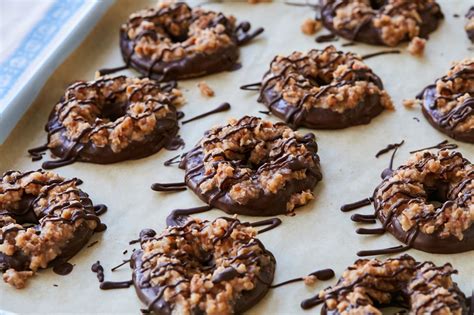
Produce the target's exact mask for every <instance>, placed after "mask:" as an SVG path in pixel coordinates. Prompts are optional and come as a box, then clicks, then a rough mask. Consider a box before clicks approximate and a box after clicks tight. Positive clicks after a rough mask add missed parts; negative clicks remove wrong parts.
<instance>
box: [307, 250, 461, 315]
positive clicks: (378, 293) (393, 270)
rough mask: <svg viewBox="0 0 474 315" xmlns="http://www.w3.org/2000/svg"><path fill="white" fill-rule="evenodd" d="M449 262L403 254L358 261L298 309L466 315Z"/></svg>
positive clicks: (331, 312) (333, 313)
mask: <svg viewBox="0 0 474 315" xmlns="http://www.w3.org/2000/svg"><path fill="white" fill-rule="evenodd" d="M456 273H457V271H456V270H455V269H454V268H453V266H452V265H451V264H449V263H447V264H445V265H442V266H437V265H435V264H434V263H432V262H430V261H424V262H419V261H416V260H415V259H414V258H413V257H411V256H408V255H403V256H401V257H399V258H390V259H385V260H378V259H371V260H368V259H359V260H357V261H356V262H355V263H354V264H353V265H351V266H349V267H348V268H347V269H346V270H345V271H344V273H343V274H342V276H341V278H340V279H339V281H338V282H337V284H335V285H334V286H332V287H328V288H326V289H325V290H322V291H321V292H320V293H319V294H318V295H317V296H316V297H314V298H311V299H308V300H305V301H303V302H302V304H301V306H302V307H303V308H310V307H312V306H315V305H317V304H322V303H324V304H323V308H322V310H321V314H332V315H337V314H382V310H381V309H382V308H384V307H401V308H403V309H407V310H408V311H409V314H467V313H468V306H467V303H466V302H467V300H466V296H465V295H464V293H462V291H461V290H460V289H459V287H458V285H457V283H456V282H454V281H453V278H452V275H453V274H456Z"/></svg>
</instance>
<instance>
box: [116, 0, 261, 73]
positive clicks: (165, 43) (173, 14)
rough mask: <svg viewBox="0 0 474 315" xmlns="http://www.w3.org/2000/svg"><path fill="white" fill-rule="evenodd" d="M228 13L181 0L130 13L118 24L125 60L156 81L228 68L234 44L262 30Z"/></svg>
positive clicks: (234, 58) (235, 48) (233, 59)
mask: <svg viewBox="0 0 474 315" xmlns="http://www.w3.org/2000/svg"><path fill="white" fill-rule="evenodd" d="M250 28H251V26H250V23H248V22H242V23H240V24H238V25H236V20H235V18H234V17H233V16H226V15H224V14H222V13H220V12H213V11H209V10H206V9H204V8H201V7H195V8H191V7H189V6H188V5H187V4H186V3H183V2H162V3H160V4H158V5H157V6H156V7H152V8H149V9H145V10H141V11H138V12H136V13H133V14H132V15H131V16H130V18H129V20H128V21H127V23H125V24H123V25H122V27H121V29H120V49H121V51H122V56H123V59H124V61H125V63H126V65H127V66H131V67H133V68H134V69H136V70H138V71H139V72H141V73H142V74H144V75H146V76H148V77H151V78H153V79H156V80H158V81H169V80H177V79H185V78H192V77H199V76H203V75H207V74H211V73H215V72H220V71H225V70H231V69H232V68H234V67H235V66H236V63H237V61H238V59H239V46H241V45H243V44H245V43H247V42H248V41H250V40H251V39H252V38H254V37H256V36H257V35H258V34H260V33H261V32H263V29H262V28H259V29H257V30H256V31H255V32H253V33H249V31H250Z"/></svg>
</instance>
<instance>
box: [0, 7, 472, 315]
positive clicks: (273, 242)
mask: <svg viewBox="0 0 474 315" xmlns="http://www.w3.org/2000/svg"><path fill="white" fill-rule="evenodd" d="M439 2H440V3H441V5H442V8H443V11H444V13H445V15H446V19H445V21H444V22H443V23H442V25H441V27H440V29H439V30H438V31H437V32H435V33H434V34H432V35H431V38H430V40H429V41H428V44H427V50H426V53H425V57H424V58H415V57H412V56H410V55H409V54H408V53H406V52H405V51H403V54H402V55H387V56H381V57H377V58H373V59H370V60H368V61H367V63H368V64H369V65H370V66H371V67H372V68H373V69H374V71H375V72H376V73H377V74H378V75H379V76H380V77H381V78H382V79H383V81H384V83H385V85H386V89H387V90H388V92H389V93H390V95H391V96H392V97H393V100H394V102H395V104H396V107H397V110H396V111H395V112H385V113H383V114H382V115H380V116H379V117H377V118H375V119H374V120H373V121H372V123H371V124H369V125H366V126H358V127H352V128H348V129H344V130H338V131H314V133H315V135H316V137H317V139H318V144H319V148H320V157H321V164H322V169H323V173H324V179H323V181H322V182H321V183H319V184H318V186H317V188H316V190H315V194H316V200H315V201H314V202H311V203H310V204H309V205H307V206H305V207H303V208H299V209H298V210H297V211H296V216H294V217H287V216H281V219H282V220H283V224H282V225H281V226H280V227H278V228H277V229H275V230H273V231H271V232H268V233H265V234H263V235H261V236H260V238H261V240H262V241H263V242H264V244H265V245H266V246H267V248H268V249H270V250H271V251H272V252H273V253H274V254H275V257H276V258H277V270H276V274H275V283H276V282H280V281H283V280H285V279H289V278H292V277H296V276H301V275H305V274H307V273H310V272H312V271H314V270H317V269H321V268H328V267H331V268H333V269H334V270H335V271H336V275H337V277H339V276H340V275H341V272H342V271H343V270H344V269H345V268H346V267H347V266H348V265H349V264H351V263H352V262H353V261H354V260H355V259H357V256H356V254H355V253H356V252H357V251H358V250H360V249H376V248H384V247H389V246H394V245H398V244H400V243H399V242H398V241H397V240H395V239H394V238H393V237H392V236H391V235H390V234H388V233H387V234H386V235H383V236H360V235H357V234H355V228H356V226H357V225H356V224H355V223H353V222H351V221H350V215H351V214H347V213H346V214H344V213H342V212H340V211H339V208H340V206H341V205H342V204H344V203H347V202H352V201H356V200H359V199H362V198H364V197H367V196H369V195H370V194H371V193H372V191H373V189H374V187H375V186H376V185H377V184H378V183H379V182H380V173H381V171H382V170H383V169H384V168H385V167H386V166H387V164H388V160H389V155H385V156H382V157H381V158H379V159H376V158H375V157H374V155H375V153H376V152H377V151H378V150H379V149H382V148H384V147H385V146H386V145H387V144H388V143H394V142H400V141H401V140H405V141H406V144H405V145H404V146H403V147H402V148H401V149H400V150H399V154H398V155H397V158H396V165H398V164H399V163H401V162H403V161H404V160H406V159H407V158H408V152H409V151H411V150H413V149H416V148H421V147H426V146H429V145H433V144H436V143H438V142H440V141H442V140H444V139H446V138H447V137H446V136H445V135H443V134H441V133H439V132H437V131H436V130H434V129H433V128H432V127H431V126H430V125H429V124H428V122H427V121H426V120H425V119H424V118H423V117H422V115H421V113H420V111H419V109H414V110H407V109H405V108H404V107H403V106H402V105H401V104H402V100H403V99H404V98H412V97H414V96H415V95H416V94H417V93H418V92H419V91H420V90H421V89H422V88H423V87H424V86H425V85H427V84H430V83H432V82H433V81H434V80H435V78H437V77H439V76H441V75H443V74H444V73H445V72H446V70H447V69H448V67H449V66H450V63H451V61H453V60H459V59H462V58H465V57H468V56H472V55H473V54H474V53H473V52H472V50H471V51H469V50H468V48H469V47H470V43H469V42H468V40H467V37H466V35H465V33H464V30H463V26H464V23H465V20H464V19H463V18H454V17H453V14H455V13H457V14H459V15H461V16H463V15H464V13H465V12H466V11H467V9H468V7H469V6H470V5H471V4H472V1H470V0H444V1H439ZM151 3H152V2H150V1H148V2H147V1H128V0H127V1H124V0H121V1H118V2H117V3H116V4H115V5H114V6H113V7H111V9H110V10H109V11H108V13H106V15H105V16H104V17H103V19H102V21H101V22H99V24H98V25H97V26H96V27H95V29H94V30H93V32H92V33H91V34H90V35H89V37H88V38H87V39H86V40H85V42H84V43H82V45H81V46H80V47H79V48H78V49H77V50H76V51H75V52H74V53H73V54H72V55H71V56H70V57H69V58H68V59H67V60H66V61H65V62H64V64H63V65H62V66H61V67H59V68H58V69H57V70H56V71H55V73H54V74H53V75H52V77H51V78H50V79H49V80H48V82H47V84H46V85H45V87H44V88H43V90H42V92H41V93H40V95H39V96H38V98H37V99H36V101H35V104H34V105H33V106H32V108H31V109H30V110H29V111H28V112H27V114H26V115H25V116H24V117H23V119H22V120H21V122H20V123H19V124H18V126H17V127H16V129H15V130H14V131H13V133H12V134H11V135H10V137H9V138H8V139H7V141H6V142H5V144H3V145H2V146H1V147H0V172H3V171H5V170H8V169H12V168H13V169H20V170H30V169H37V168H39V167H40V165H41V161H39V162H31V159H30V158H29V157H28V155H27V153H26V151H27V149H29V148H32V147H35V146H38V145H41V144H43V143H44V142H45V139H46V134H45V133H44V132H43V126H44V124H45V123H46V120H47V117H48V114H49V112H50V110H51V108H52V106H53V105H54V104H55V102H56V101H57V100H58V99H59V98H60V97H61V95H62V94H63V91H64V89H65V87H66V86H67V85H68V84H69V83H71V82H73V81H74V80H77V79H87V80H90V79H93V78H94V73H95V71H96V69H99V68H106V67H112V66H118V65H121V64H122V61H121V57H120V52H119V49H118V29H119V27H120V25H121V23H122V22H123V21H125V20H126V18H127V16H128V15H129V14H130V13H131V12H133V11H135V10H137V9H139V8H142V7H145V6H147V5H148V4H151ZM196 3H197V2H194V4H196ZM191 4H193V2H191ZM208 7H210V8H214V9H218V10H222V11H224V12H225V13H232V14H234V15H236V16H237V17H238V18H239V19H248V20H250V21H251V22H252V24H253V25H254V26H263V27H265V29H266V31H265V33H264V34H263V36H261V37H259V38H258V39H257V40H255V41H254V42H253V43H252V44H251V45H248V46H246V47H244V48H243V49H241V62H242V64H243V68H242V69H240V70H239V71H235V72H225V73H220V74H216V75H212V76H208V77H206V78H204V79H195V80H188V81H184V82H181V83H180V86H181V88H182V89H183V91H184V94H185V96H186V98H187V100H188V102H187V104H186V105H184V106H183V107H182V110H183V111H184V112H185V113H186V116H187V117H192V116H194V115H195V114H198V113H201V112H203V111H205V110H206V109H211V108H213V107H215V106H216V105H218V104H220V103H222V102H224V101H228V102H230V103H231V104H232V106H233V107H232V109H231V111H229V112H226V113H221V114H218V115H214V116H210V117H207V118H205V119H202V120H199V121H196V122H193V123H190V124H187V125H185V126H183V127H182V129H181V132H180V133H181V135H182V137H183V138H184V140H185V142H186V148H185V149H184V150H183V151H185V150H189V149H190V148H192V146H193V145H194V144H195V143H196V142H197V141H198V140H199V138H200V137H201V136H202V133H203V132H204V131H205V130H206V129H208V128H209V127H210V126H213V125H216V124H219V123H222V122H224V121H225V120H226V119H227V118H230V117H241V116H242V115H245V114H248V115H257V116H262V114H259V113H258V111H259V110H265V107H264V106H263V105H261V104H258V103H257V102H256V98H257V94H256V93H254V92H245V91H241V90H239V89H238V87H239V86H240V85H242V84H246V83H252V82H256V81H259V80H260V78H261V76H262V74H263V73H264V71H266V69H267V67H268V64H269V62H270V61H271V59H272V58H273V57H274V55H275V54H288V53H290V52H292V51H293V50H307V49H311V48H323V47H324V46H325V44H316V43H315V42H314V36H305V35H303V34H302V33H301V31H300V24H301V22H302V21H303V20H304V19H305V18H307V17H311V16H313V14H314V13H313V11H311V10H310V9H309V8H305V7H292V6H287V5H284V4H282V3H281V2H274V3H272V4H259V5H248V4H246V3H237V2H225V3H222V4H210V5H208ZM321 32H322V33H324V32H325V31H324V30H322V31H321ZM322 33H321V34H322ZM344 42H346V41H345V40H339V41H338V42H336V43H335V45H336V46H337V47H340V45H341V44H342V43H344ZM348 49H351V50H352V51H355V52H358V53H361V54H364V53H371V52H377V51H380V50H381V48H379V47H371V46H366V45H362V44H358V45H357V46H353V47H347V48H343V50H348ZM129 74H134V72H132V71H130V72H129ZM200 80H205V81H206V82H207V83H208V84H209V85H210V86H211V87H212V88H213V89H214V90H215V92H216V96H215V97H214V98H209V99H206V98H204V97H202V96H201V95H200V94H199V90H198V89H197V87H196V84H197V82H199V81H200ZM414 117H418V118H419V119H420V122H417V121H416V120H415V119H414ZM270 119H272V120H275V121H276V120H277V119H276V118H274V117H270ZM301 131H302V132H307V131H309V130H305V129H302V130H301ZM453 142H454V141H453ZM458 144H459V146H460V151H462V153H463V154H464V155H465V156H466V157H467V158H468V159H471V160H474V147H473V145H472V144H466V143H458ZM180 152H181V151H179V152H176V151H174V152H173V151H171V152H170V151H161V152H159V153H157V154H155V155H153V156H150V157H148V158H145V159H141V160H137V161H126V162H122V163H117V164H112V165H94V164H86V163H75V164H72V165H69V166H66V167H62V168H59V169H56V170H55V171H56V172H58V173H60V174H61V175H63V176H65V177H74V176H76V177H79V178H81V179H83V180H84V184H83V186H82V188H83V189H84V190H85V191H86V192H88V193H89V194H90V196H91V198H92V200H93V201H94V202H95V203H105V204H107V205H108V207H109V211H108V212H107V213H106V214H105V215H104V216H103V217H102V220H103V221H104V223H106V224H107V225H108V229H107V231H106V232H105V233H102V234H97V235H95V236H94V237H93V239H92V240H91V242H92V241H95V240H98V241H99V242H98V244H96V245H95V246H93V247H90V248H84V249H83V250H82V251H81V252H80V253H79V254H78V255H76V256H75V257H74V258H73V259H72V260H71V263H73V264H74V265H75V267H74V270H73V272H72V273H71V274H70V275H68V276H64V277H62V276H59V275H56V274H54V273H53V272H52V271H51V270H44V271H41V272H39V273H38V275H37V276H35V277H34V278H32V279H31V281H30V283H29V285H28V287H27V288H25V289H23V290H16V289H13V288H11V287H9V286H7V285H5V284H0V309H4V310H6V311H12V312H19V313H134V314H137V313H138V312H139V308H140V307H143V305H142V304H141V303H140V301H139V300H138V298H137V297H136V295H135V292H134V290H133V289H132V288H130V289H125V290H112V291H101V290H99V288H98V282H97V279H96V276H95V274H93V273H92V272H91V271H90V267H91V265H92V263H94V262H95V261H96V260H100V261H101V262H102V264H103V265H104V267H105V268H106V280H111V281H114V280H116V281H118V280H128V279H130V277H131V273H130V269H128V268H127V267H124V268H121V269H120V270H118V271H116V272H114V273H111V272H110V271H109V270H110V268H111V267H113V266H114V265H116V264H118V263H120V262H121V260H122V259H127V258H128V256H127V255H123V254H122V252H123V251H124V250H125V249H128V250H129V253H130V252H131V250H130V249H131V247H130V246H128V245H127V244H128V242H129V241H130V240H131V239H134V238H136V237H137V235H138V233H139V231H140V230H141V229H143V228H154V229H157V230H161V229H162V228H164V227H165V218H166V216H167V215H168V213H169V212H170V211H171V210H172V209H174V208H186V207H192V206H198V205H202V202H200V201H199V200H198V198H197V197H195V196H194V195H193V193H192V192H191V191H185V192H180V193H175V194H164V193H157V192H153V191H152V190H151V189H150V188H149V187H150V184H152V183H153V182H157V181H160V182H174V181H180V180H182V178H183V171H182V170H180V169H178V168H177V167H164V166H163V162H164V161H165V160H167V159H169V158H171V157H173V156H175V155H176V154H178V153H180ZM363 211H364V212H366V213H369V212H371V211H372V209H371V208H370V207H367V208H366V209H363ZM222 215H223V212H221V211H219V210H213V211H211V212H209V213H207V214H202V215H200V217H203V218H214V217H217V216H222ZM241 219H242V220H258V218H249V217H241ZM409 254H411V255H413V256H414V257H415V258H417V259H419V260H433V261H434V262H436V263H438V264H443V263H445V262H451V263H452V264H453V265H454V266H455V267H456V268H457V269H458V270H459V275H457V276H455V280H456V281H457V282H458V283H459V284H460V287H461V288H462V289H463V290H464V291H465V292H466V293H467V295H470V292H471V291H472V289H473V288H474V264H473V259H474V252H472V251H471V252H468V253H463V254H457V255H433V254H428V253H423V252H420V251H417V250H410V251H409ZM335 281H336V279H333V280H332V281H327V282H318V283H317V284H316V286H314V287H305V286H304V285H303V284H302V283H299V284H292V285H288V286H284V287H281V288H278V289H275V290H271V291H270V292H269V293H268V295H267V296H266V297H265V298H264V299H263V300H262V301H261V302H260V303H259V304H258V305H256V306H255V307H254V308H253V309H252V310H251V311H249V312H248V313H249V314H296V313H304V311H303V310H301V309H300V307H299V304H300V302H301V300H303V299H304V298H308V297H310V296H313V295H314V294H316V293H317V292H318V291H319V290H320V289H322V288H324V287H326V286H328V285H332V284H334V283H335ZM54 285H57V287H56V286H54ZM308 312H316V313H319V310H318V309H313V310H312V311H308ZM0 313H1V312H0Z"/></svg>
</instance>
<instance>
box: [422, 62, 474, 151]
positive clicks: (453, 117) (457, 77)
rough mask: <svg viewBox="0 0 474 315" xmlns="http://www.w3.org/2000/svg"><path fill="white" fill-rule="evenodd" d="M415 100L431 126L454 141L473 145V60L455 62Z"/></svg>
mask: <svg viewBox="0 0 474 315" xmlns="http://www.w3.org/2000/svg"><path fill="white" fill-rule="evenodd" d="M418 98H419V99H421V101H422V110H423V114H424V116H425V117H426V119H427V120H428V121H429V122H430V124H431V125H432V126H433V127H435V128H436V129H438V130H439V131H441V132H444V133H445V134H447V135H449V136H450V137H452V138H454V139H456V140H460V141H465V142H470V143H474V58H470V59H465V60H462V61H460V62H456V63H455V64H454V65H453V67H451V69H449V71H448V73H447V74H446V75H445V76H443V77H441V78H439V79H438V80H436V82H435V84H432V85H429V86H427V87H426V88H425V89H424V90H423V91H422V92H421V93H420V95H418Z"/></svg>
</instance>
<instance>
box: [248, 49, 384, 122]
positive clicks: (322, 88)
mask: <svg viewBox="0 0 474 315" xmlns="http://www.w3.org/2000/svg"><path fill="white" fill-rule="evenodd" d="M356 60H357V61H360V59H359V57H358V56H356V55H354V54H351V53H343V52H341V51H337V50H336V48H335V47H334V46H328V47H326V48H325V49H324V50H314V49H313V50H310V51H309V52H308V53H306V54H301V53H297V52H294V53H293V54H291V55H290V56H288V57H281V56H277V57H275V58H274V59H273V61H272V62H271V63H270V67H269V70H268V71H267V73H266V74H265V75H264V77H263V79H262V83H261V85H260V96H259V98H258V101H259V102H261V103H263V104H264V105H265V106H267V107H268V108H269V110H270V111H271V112H272V113H273V114H275V115H276V116H277V117H279V118H281V119H283V120H284V121H285V122H287V123H288V124H290V125H292V126H293V127H295V128H297V127H300V126H304V127H308V128H314V129H340V128H346V127H349V126H353V125H359V124H367V123H369V122H370V121H371V119H372V118H374V117H375V116H377V115H379V114H380V113H381V112H382V111H383V110H384V106H383V105H382V93H383V92H382V91H383V84H382V81H381V79H380V78H379V77H378V76H377V75H376V74H375V73H373V71H372V70H371V69H370V68H368V67H363V68H360V67H359V68H355V66H354V63H355V61H356ZM313 64H315V66H314V67H317V75H314V74H310V73H308V70H307V69H308V67H309V66H311V65H313ZM341 64H346V65H347V70H345V72H344V73H342V74H340V75H338V76H337V77H335V76H334V74H333V73H334V71H335V70H336V68H337V67H338V66H340V65H341ZM277 67H280V68H281V69H277ZM275 69H277V70H275ZM300 77H302V78H300ZM296 78H299V79H296ZM361 82H366V83H368V84H373V85H375V87H376V88H377V89H378V90H379V91H378V92H377V93H374V94H370V95H369V94H368V93H365V94H364V95H361V97H360V100H359V102H358V104H356V105H355V106H353V107H351V108H345V109H343V110H342V111H337V110H335V109H333V108H332V107H331V106H330V107H329V108H325V107H324V106H323V107H321V106H318V104H319V103H324V102H325V100H324V98H325V97H328V95H334V94H335V93H337V91H338V89H344V88H350V87H352V86H354V85H356V84H358V83H361ZM244 87H245V86H244ZM316 87H318V88H319V89H316V90H315V88H316ZM286 90H290V91H292V92H291V93H292V94H296V95H299V94H301V96H298V97H297V98H296V97H293V100H292V101H291V103H290V102H288V101H287V100H286V99H285V98H284V91H286ZM297 92H298V93H297Z"/></svg>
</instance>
